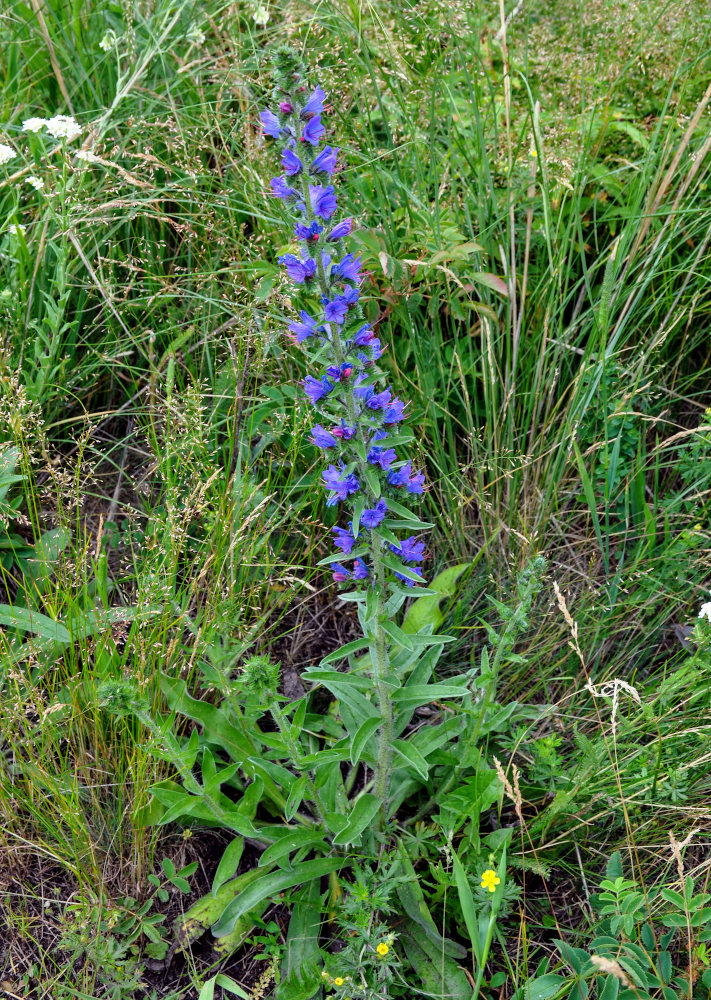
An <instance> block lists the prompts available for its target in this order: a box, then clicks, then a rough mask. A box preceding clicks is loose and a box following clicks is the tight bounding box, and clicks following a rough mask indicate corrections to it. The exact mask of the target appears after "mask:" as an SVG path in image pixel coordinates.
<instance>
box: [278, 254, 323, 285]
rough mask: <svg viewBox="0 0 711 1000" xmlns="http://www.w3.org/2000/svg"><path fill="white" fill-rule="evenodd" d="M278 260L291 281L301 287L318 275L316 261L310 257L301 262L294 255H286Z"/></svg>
mask: <svg viewBox="0 0 711 1000" xmlns="http://www.w3.org/2000/svg"><path fill="white" fill-rule="evenodd" d="M277 259H278V261H279V263H280V264H283V265H284V267H285V268H286V273H287V274H288V275H289V277H290V278H291V280H292V281H295V282H297V284H299V285H303V283H304V282H305V281H306V280H307V279H308V278H313V276H314V275H315V274H316V261H315V260H312V259H311V258H310V257H307V258H306V260H301V259H300V258H299V257H296V256H295V255H294V254H293V253H285V254H284V255H283V256H282V257H279V258H277Z"/></svg>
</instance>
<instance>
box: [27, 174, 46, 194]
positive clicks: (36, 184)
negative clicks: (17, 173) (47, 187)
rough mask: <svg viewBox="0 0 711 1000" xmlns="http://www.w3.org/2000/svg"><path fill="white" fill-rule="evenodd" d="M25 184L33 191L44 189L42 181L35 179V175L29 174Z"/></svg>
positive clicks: (39, 178) (38, 178)
mask: <svg viewBox="0 0 711 1000" xmlns="http://www.w3.org/2000/svg"><path fill="white" fill-rule="evenodd" d="M27 183H28V184H29V185H30V187H33V188H34V189H35V191H41V190H42V188H43V187H44V180H43V179H42V178H41V177H37V176H36V175H35V174H30V176H29V177H28V178H27Z"/></svg>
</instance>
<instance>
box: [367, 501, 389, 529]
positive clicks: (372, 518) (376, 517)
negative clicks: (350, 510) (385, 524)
mask: <svg viewBox="0 0 711 1000" xmlns="http://www.w3.org/2000/svg"><path fill="white" fill-rule="evenodd" d="M387 510H388V505H387V503H386V502H385V500H378V502H377V503H376V505H375V507H373V508H371V509H370V510H364V511H363V513H362V514H361V516H360V523H361V524H362V525H363V527H364V528H377V526H378V525H379V524H380V522H381V521H383V520H385V515H386V513H387Z"/></svg>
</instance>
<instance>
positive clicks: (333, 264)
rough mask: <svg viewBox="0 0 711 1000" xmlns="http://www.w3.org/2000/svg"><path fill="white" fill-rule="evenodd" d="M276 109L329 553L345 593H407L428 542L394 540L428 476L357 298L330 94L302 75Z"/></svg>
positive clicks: (359, 281) (356, 263)
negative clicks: (412, 450) (408, 452)
mask: <svg viewBox="0 0 711 1000" xmlns="http://www.w3.org/2000/svg"><path fill="white" fill-rule="evenodd" d="M273 107H274V110H271V109H270V108H266V109H264V110H263V111H262V113H261V115H260V118H261V122H262V127H263V131H264V135H265V136H267V137H268V138H269V139H270V140H273V141H275V142H276V144H277V146H278V148H279V153H280V160H281V168H282V171H283V172H282V173H281V174H280V175H279V176H277V177H274V178H272V180H271V181H270V184H271V190H272V194H273V196H274V197H275V198H277V199H279V201H280V202H281V203H282V204H283V206H284V212H285V213H287V214H288V215H289V216H290V217H291V223H290V230H291V232H292V234H293V239H294V241H295V242H294V244H293V246H294V249H293V251H291V250H290V251H289V252H287V253H283V254H281V255H280V256H279V258H278V260H279V263H280V264H282V265H283V267H284V269H285V271H286V277H287V279H288V280H289V281H291V282H292V283H293V284H294V285H295V286H296V289H295V291H297V292H298V291H299V290H300V291H301V296H302V297H301V299H299V298H297V299H296V302H297V309H298V319H293V320H291V321H290V322H289V324H288V330H289V336H290V338H291V339H292V340H293V341H294V342H295V343H296V344H298V345H299V346H300V347H301V348H302V350H304V351H305V353H306V354H307V356H308V357H309V361H310V365H311V371H312V373H313V374H309V375H308V376H307V377H306V378H305V380H304V381H303V383H302V388H303V390H304V394H305V396H306V398H307V399H308V401H309V403H310V404H311V407H312V408H313V411H315V413H316V417H317V420H316V421H315V420H314V419H313V418H312V421H311V423H310V424H309V426H310V431H309V436H308V440H309V441H310V443H311V446H312V447H313V448H315V449H317V450H318V452H319V453H320V454H321V456H322V457H324V458H326V462H327V465H326V468H325V469H323V471H322V472H321V473H320V480H321V481H322V483H323V485H324V487H325V490H326V505H327V507H334V508H336V510H337V511H339V512H342V513H344V514H346V515H347V524H348V526H347V528H346V527H341V526H340V525H336V526H335V527H334V528H332V529H331V532H332V540H333V545H334V547H335V550H336V552H337V553H338V558H339V559H341V560H343V562H334V561H332V557H331V558H329V559H328V560H327V561H328V562H329V569H330V571H331V573H332V574H333V580H334V581H335V582H336V583H337V584H339V585H340V584H343V585H347V586H348V587H350V588H353V587H355V588H356V590H358V589H359V588H360V589H372V588H379V590H378V593H379V594H383V593H384V591H385V589H386V587H390V588H392V590H393V593H396V592H397V593H399V594H401V595H402V594H404V593H405V592H403V591H402V590H401V588H402V587H403V586H404V587H406V588H411V587H413V586H415V583H416V582H415V580H413V579H412V576H413V572H414V573H415V574H417V576H420V574H421V569H422V562H423V560H424V558H425V546H424V543H423V542H420V541H418V540H417V538H416V537H415V536H409V537H405V538H402V539H400V540H398V534H397V533H396V531H397V529H398V528H400V527H401V526H402V524H403V517H405V518H407V519H408V520H412V524H413V527H414V528H417V526H418V523H417V521H416V520H414V515H411V514H410V513H409V510H408V509H407V503H408V496H409V495H420V494H422V493H423V492H424V490H425V477H424V473H422V472H420V471H414V470H413V465H412V462H411V461H410V460H405V459H404V456H402V455H398V453H397V450H396V448H397V446H398V445H401V444H402V443H403V440H405V441H407V439H408V438H407V435H406V434H405V435H403V431H402V430H401V429H400V427H399V426H398V425H399V424H400V423H402V422H403V421H404V420H405V419H406V404H405V402H403V400H401V399H398V398H397V397H396V396H395V395H394V393H393V392H392V390H391V389H390V388H388V387H387V386H386V385H385V384H384V375H383V372H382V371H381V370H380V369H379V368H378V366H377V362H378V360H379V359H380V357H381V355H382V353H383V345H382V344H381V342H380V340H379V338H378V337H377V335H376V332H375V331H374V330H373V328H372V325H371V323H369V322H367V319H366V315H365V312H364V308H363V301H362V292H363V287H364V285H366V284H367V279H368V277H369V275H368V273H367V272H364V271H363V264H362V259H361V256H360V255H359V254H358V252H357V249H352V248H350V247H349V246H348V245H347V244H348V243H349V242H350V240H349V237H352V235H353V233H354V231H355V230H356V229H357V226H356V224H355V222H354V219H353V217H348V218H344V219H341V220H340V221H339V220H338V218H337V214H338V197H337V192H336V186H335V184H334V181H335V180H336V179H337V178H338V177H340V176H343V174H342V164H341V162H340V160H339V149H338V148H337V147H335V146H333V145H329V144H328V143H324V144H323V145H322V142H323V141H324V139H325V138H326V137H327V135H328V133H329V131H330V127H329V125H328V121H327V116H326V108H327V97H326V93H325V91H324V90H323V89H322V88H321V87H320V86H316V87H314V88H312V89H309V88H307V87H304V86H301V85H299V75H298V74H295V75H294V80H293V83H288V84H286V85H285V88H284V89H283V90H280V91H278V97H277V103H275V105H274V106H273ZM316 303H317V304H316ZM313 411H312V412H313ZM403 505H404V506H403ZM354 527H355V532H354ZM400 599H403V598H402V597H401V598H400Z"/></svg>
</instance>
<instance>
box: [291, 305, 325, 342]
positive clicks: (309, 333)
mask: <svg viewBox="0 0 711 1000" xmlns="http://www.w3.org/2000/svg"><path fill="white" fill-rule="evenodd" d="M300 315H301V320H302V322H301V323H298V322H297V321H296V320H292V321H291V323H289V329H290V330H291V332H292V333H295V334H296V339H297V341H298V342H299V343H300V344H303V342H304V341H305V340H307V339H308V338H309V337H313V336H314V334H315V333H318V332H320V330H321V327H319V326H317V325H316V320H315V319H314V318H313V316H309V314H308V313H307V312H306V310H305V309H302V310H301V313H300Z"/></svg>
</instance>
